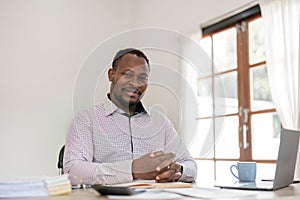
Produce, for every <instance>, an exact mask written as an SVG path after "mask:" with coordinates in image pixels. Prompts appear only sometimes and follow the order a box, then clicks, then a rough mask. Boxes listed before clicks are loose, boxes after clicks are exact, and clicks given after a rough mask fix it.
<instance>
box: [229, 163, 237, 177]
mask: <svg viewBox="0 0 300 200" xmlns="http://www.w3.org/2000/svg"><path fill="white" fill-rule="evenodd" d="M232 168H235V169H236V171H237V170H238V169H237V166H236V165H231V166H230V172H231V174H232V175H233V176H234V177H235V178H237V179H239V177H238V176H237V175H236V174H235V173H234V172H233V170H232Z"/></svg>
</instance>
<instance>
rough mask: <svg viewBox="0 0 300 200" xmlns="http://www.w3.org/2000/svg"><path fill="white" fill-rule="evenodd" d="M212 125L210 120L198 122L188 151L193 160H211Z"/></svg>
mask: <svg viewBox="0 0 300 200" xmlns="http://www.w3.org/2000/svg"><path fill="white" fill-rule="evenodd" d="M212 126H213V123H212V118H210V119H200V120H198V129H197V134H195V136H194V138H193V141H192V143H191V145H190V146H188V149H189V151H190V153H191V155H192V156H193V157H194V158H213V154H214V152H213V150H214V149H213V147H214V138H213V132H212V131H213V129H212Z"/></svg>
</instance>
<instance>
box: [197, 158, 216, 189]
mask: <svg viewBox="0 0 300 200" xmlns="http://www.w3.org/2000/svg"><path fill="white" fill-rule="evenodd" d="M196 164H197V169H198V170H197V178H196V183H197V186H208V185H210V186H211V185H213V183H214V161H212V160H196Z"/></svg>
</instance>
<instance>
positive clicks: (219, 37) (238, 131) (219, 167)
mask: <svg viewBox="0 0 300 200" xmlns="http://www.w3.org/2000/svg"><path fill="white" fill-rule="evenodd" d="M263 43H264V32H263V26H262V20H261V15H260V9H259V7H258V6H255V7H253V8H250V9H248V10H246V11H244V12H242V13H239V14H237V15H235V16H233V17H230V18H228V19H225V20H223V21H221V22H219V23H216V24H213V25H211V26H209V27H205V28H203V38H202V40H201V42H200V45H201V46H202V47H203V49H204V50H205V51H206V52H207V54H208V55H209V56H210V58H211V60H212V61H213V65H212V67H211V68H212V69H211V74H208V75H205V76H203V77H198V78H197V86H196V88H197V95H198V96H197V98H198V104H199V106H198V107H199V113H200V116H199V117H198V118H197V120H198V123H199V124H200V127H201V126H205V124H206V126H207V124H208V123H212V124H213V125H212V126H213V129H212V134H211V139H212V140H213V142H214V144H215V145H214V147H213V148H211V149H210V151H209V153H208V154H205V155H201V154H200V155H199V154H198V155H199V156H198V157H197V158H196V159H197V162H198V165H199V177H200V178H201V179H202V178H203V177H206V178H207V177H210V178H212V177H213V178H214V179H217V180H218V179H227V180H228V179H232V178H233V177H232V175H231V174H230V172H229V166H230V165H232V164H233V163H236V162H237V161H239V160H241V161H256V162H258V168H261V169H265V170H258V173H259V171H260V172H262V171H264V172H265V171H267V172H269V173H270V177H272V175H273V173H274V172H273V171H274V170H271V169H274V167H275V165H274V164H275V159H276V158H277V153H278V145H279V131H280V122H279V118H278V116H277V114H276V110H275V108H274V105H273V103H272V97H271V93H270V88H269V83H268V71H267V67H266V61H265V51H264V46H263ZM209 91H211V92H209ZM208 96H211V98H208ZM201 105H212V109H208V108H207V106H201ZM201 131H203V129H202V128H199V132H198V135H201V134H202V133H201ZM212 169H213V170H212ZM208 174H209V175H208ZM264 175H265V174H264ZM257 176H258V177H259V174H257ZM199 182H201V180H199Z"/></svg>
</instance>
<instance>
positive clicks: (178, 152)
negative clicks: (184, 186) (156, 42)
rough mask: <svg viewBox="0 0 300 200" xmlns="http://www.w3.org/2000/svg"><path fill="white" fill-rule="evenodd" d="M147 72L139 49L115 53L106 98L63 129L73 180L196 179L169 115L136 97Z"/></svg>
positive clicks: (143, 88) (67, 167)
mask: <svg viewBox="0 0 300 200" xmlns="http://www.w3.org/2000/svg"><path fill="white" fill-rule="evenodd" d="M149 72H150V65H149V60H148V58H147V57H146V55H145V54H144V53H143V52H142V51H140V50H137V49H131V48H130V49H123V50H120V51H119V52H118V53H117V54H116V56H115V57H114V59H113V63H112V68H111V69H109V70H108V79H109V81H110V82H111V85H110V93H109V94H108V95H107V97H108V99H107V101H106V102H105V103H104V104H100V105H96V106H93V107H91V108H89V109H87V110H85V111H83V112H81V113H79V114H77V115H76V116H75V117H74V119H73V122H72V124H71V127H70V130H69V132H68V134H67V138H66V148H65V156H64V172H65V173H69V176H70V177H71V180H72V182H73V183H76V182H77V183H78V182H81V183H82V182H83V183H87V184H93V183H103V184H114V183H123V182H130V181H133V180H136V179H144V180H156V181H157V182H170V181H186V182H192V181H194V180H195V177H196V172H197V168H196V163H195V161H194V160H193V158H192V157H191V156H190V154H189V153H188V151H187V149H186V147H185V146H184V144H183V143H182V141H181V140H180V138H179V136H178V135H177V133H176V130H175V129H174V127H173V125H172V123H171V122H170V120H169V119H168V118H167V117H166V116H165V115H164V114H162V113H160V112H159V111H157V110H155V109H151V108H150V109H146V108H145V107H144V106H143V104H142V103H141V101H140V100H141V99H142V97H143V95H144V93H145V91H146V89H147V84H148V76H149Z"/></svg>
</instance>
